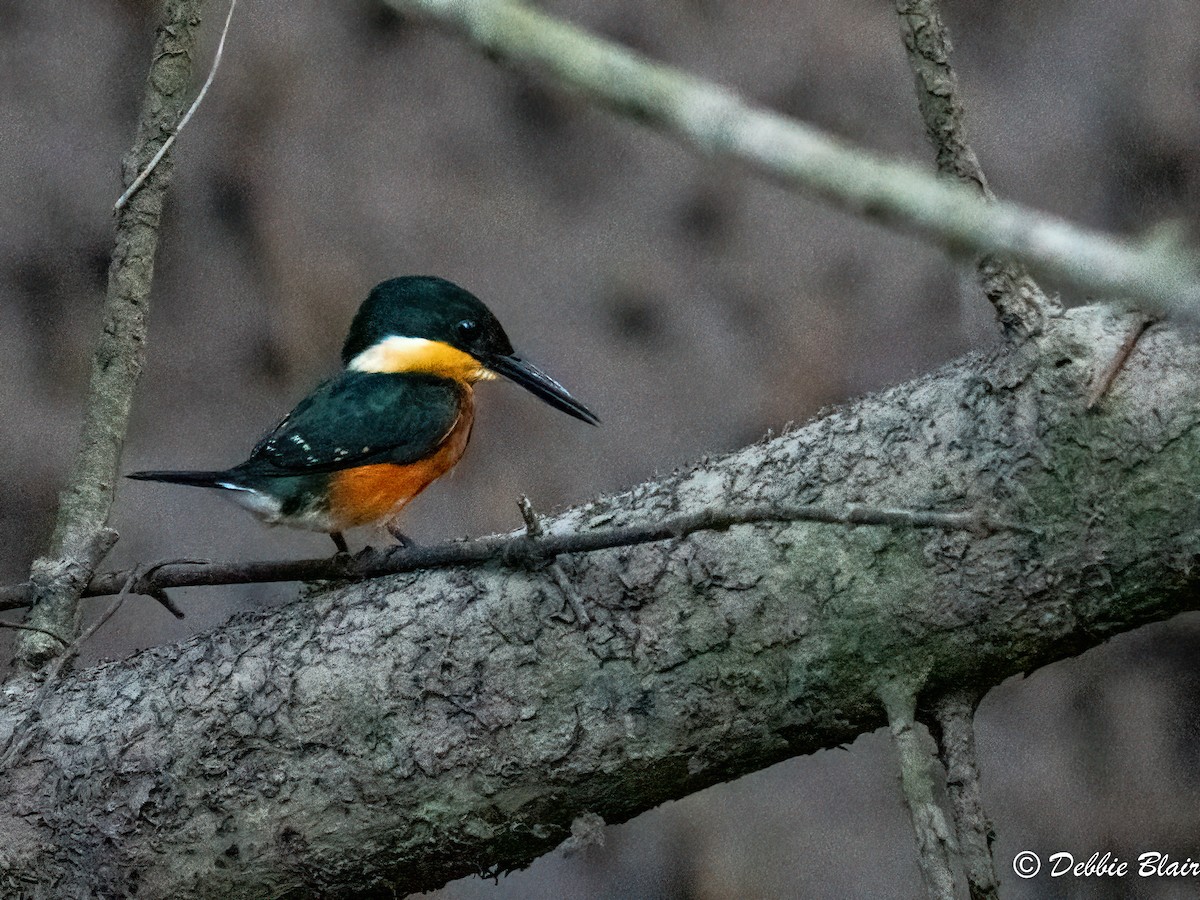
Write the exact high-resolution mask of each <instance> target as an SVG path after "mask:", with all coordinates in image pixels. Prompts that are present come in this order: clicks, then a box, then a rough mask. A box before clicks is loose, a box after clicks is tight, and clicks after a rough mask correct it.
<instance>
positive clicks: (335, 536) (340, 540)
mask: <svg viewBox="0 0 1200 900" xmlns="http://www.w3.org/2000/svg"><path fill="white" fill-rule="evenodd" d="M329 537H330V539H331V540H332V541H333V546H335V547H337V552H336V553H335V554H334V557H335V558H336V557H338V556H342V555H346V556H349V555H350V546H349V545H348V544H347V543H346V538H345V536H344V535H343V534H342V533H341V532H340V531H331V532H329Z"/></svg>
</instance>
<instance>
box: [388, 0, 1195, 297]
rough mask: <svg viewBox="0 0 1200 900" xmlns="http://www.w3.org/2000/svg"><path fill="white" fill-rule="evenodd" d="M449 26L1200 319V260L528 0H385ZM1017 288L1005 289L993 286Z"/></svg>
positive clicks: (757, 160)
mask: <svg viewBox="0 0 1200 900" xmlns="http://www.w3.org/2000/svg"><path fill="white" fill-rule="evenodd" d="M386 2H387V3H388V5H389V6H391V7H392V8H393V9H395V10H397V11H398V12H401V13H405V14H413V15H417V16H420V17H424V18H426V19H429V20H431V21H434V22H437V23H438V24H440V25H443V26H445V27H447V28H449V29H451V30H453V31H455V32H457V33H459V34H461V35H463V36H464V37H465V38H466V39H467V40H469V41H470V42H471V43H472V44H474V45H476V46H477V47H479V48H480V49H481V50H483V51H484V52H486V53H487V54H488V55H489V56H491V57H494V58H496V59H499V60H502V61H504V62H508V63H512V64H515V65H519V66H531V67H534V68H537V69H539V70H541V71H543V72H545V73H546V74H547V75H549V77H550V78H551V79H552V80H553V81H555V82H557V83H558V84H560V85H562V86H564V87H568V88H571V89H573V90H576V91H579V92H580V93H582V94H583V95H584V96H586V97H588V98H589V99H591V100H594V101H596V102H598V103H601V104H603V105H605V106H608V107H610V108H611V109H613V110H614V111H616V112H617V113H618V114H620V115H623V116H626V117H628V118H631V119H634V120H635V121H639V122H645V123H647V124H649V125H652V126H654V127H656V128H658V129H660V130H662V131H663V132H665V133H666V134H668V135H670V136H672V137H674V138H677V139H678V140H680V141H682V142H683V143H685V144H686V145H687V146H689V147H690V148H692V149H694V150H696V151H697V152H699V153H702V154H704V155H706V156H716V157H727V158H731V159H737V160H740V161H742V162H744V163H746V164H748V165H749V166H751V167H752V168H754V169H756V170H757V171H759V172H761V173H763V174H765V175H767V176H768V177H770V178H772V179H774V180H776V181H779V182H782V183H783V184H785V185H788V186H790V187H793V188H797V189H799V190H802V191H804V192H805V193H808V194H811V195H813V196H816V197H819V198H821V199H823V200H825V201H827V202H829V203H831V204H832V205H834V206H837V207H838V208H840V209H845V210H848V211H850V212H852V213H854V214H856V215H859V216H862V217H864V218H867V219H871V220H874V221H878V222H881V223H883V224H885V225H889V226H891V227H894V228H897V229H901V230H904V231H907V232H910V233H913V234H916V235H918V236H920V237H922V238H924V239H925V240H927V241H929V242H930V243H932V244H934V245H936V246H939V247H942V248H943V249H944V250H946V251H947V252H949V253H951V254H954V255H956V256H957V255H969V256H971V257H978V256H982V255H986V254H990V253H992V254H1001V255H1003V256H1009V257H1013V258H1016V259H1020V260H1022V261H1023V262H1024V263H1025V264H1026V265H1028V266H1029V267H1030V268H1031V269H1032V270H1033V271H1035V272H1036V273H1038V274H1040V275H1044V276H1046V277H1049V278H1054V279H1057V280H1059V281H1061V282H1064V283H1066V284H1069V285H1072V286H1074V287H1075V288H1077V289H1079V290H1081V291H1084V292H1087V293H1090V294H1093V295H1096V296H1100V297H1108V298H1132V299H1134V300H1136V301H1138V302H1139V305H1140V306H1142V307H1143V308H1146V309H1149V310H1151V311H1154V312H1159V313H1167V312H1171V313H1174V314H1177V315H1181V316H1188V317H1190V318H1193V319H1194V318H1196V317H1197V316H1200V258H1198V257H1197V255H1196V254H1195V253H1194V252H1193V251H1191V250H1189V249H1184V248H1181V247H1179V246H1177V245H1175V244H1174V243H1169V242H1168V241H1167V240H1166V239H1165V238H1163V239H1160V241H1158V242H1157V243H1145V244H1134V243H1129V242H1126V241H1121V240H1118V239H1115V238H1112V237H1109V236H1107V235H1104V234H1100V233H1099V232H1094V231H1089V230H1087V229H1084V228H1080V227H1077V226H1075V225H1072V224H1070V223H1069V222H1066V221H1064V220H1062V219H1059V218H1056V217H1054V216H1050V215H1047V214H1045V213H1041V212H1038V211H1036V210H1033V209H1030V208H1029V207H1026V206H1021V205H1019V204H1015V203H1008V202H997V203H991V204H989V203H985V202H984V201H982V200H981V199H980V198H979V197H978V196H977V194H976V192H975V191H973V190H971V189H969V188H967V187H964V186H963V185H961V184H957V183H954V182H951V181H949V180H947V179H940V178H937V177H936V176H933V175H931V174H929V173H928V172H926V171H925V170H924V169H923V168H921V167H919V166H914V165H911V164H908V163H900V162H895V161H892V160H888V159H884V158H882V157H879V156H876V155H873V154H871V153H869V152H867V151H865V150H862V149H859V148H856V147H853V146H851V145H850V144H848V143H846V142H844V141H839V140H837V139H835V138H833V137H831V136H830V135H827V134H825V133H823V132H821V131H819V130H818V129H816V128H812V127H810V126H808V125H805V124H803V123H801V122H797V121H795V120H792V119H788V118H786V117H784V116H780V115H777V114H774V113H770V112H766V111H764V110H760V109H755V108H753V107H751V106H748V105H747V104H746V103H744V102H743V101H742V100H741V99H739V98H738V97H737V96H736V95H734V94H733V93H732V92H730V91H728V90H726V89H725V88H722V87H719V86H718V85H715V84H712V83H710V82H707V81H704V80H703V79H700V78H696V77H693V76H691V75H688V74H686V73H684V72H681V71H679V70H677V69H673V68H671V67H669V66H664V65H659V64H656V63H653V62H650V61H649V60H647V59H646V58H644V57H643V56H641V55H640V54H637V53H634V52H632V51H630V50H627V49H625V48H623V47H620V46H618V45H615V44H613V43H610V42H608V41H604V40H602V39H600V38H597V37H594V36H592V35H590V34H588V33H586V32H584V31H582V30H580V29H578V28H575V27H573V26H571V25H568V24H566V23H563V22H561V21H558V20H556V19H554V18H552V17H550V16H546V15H543V14H542V13H540V12H537V11H536V10H534V9H531V8H530V7H529V6H527V5H525V4H524V3H520V2H516V0H386ZM993 289H995V290H1001V289H1005V288H1004V287H1003V286H1002V285H1000V284H997V285H994V286H992V287H989V288H988V290H989V291H991V290H993Z"/></svg>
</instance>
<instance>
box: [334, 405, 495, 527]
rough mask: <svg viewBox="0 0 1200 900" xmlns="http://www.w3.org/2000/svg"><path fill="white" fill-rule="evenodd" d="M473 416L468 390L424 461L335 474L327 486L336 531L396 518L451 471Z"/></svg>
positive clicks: (467, 436) (466, 437)
mask: <svg viewBox="0 0 1200 900" xmlns="http://www.w3.org/2000/svg"><path fill="white" fill-rule="evenodd" d="M474 413H475V410H474V404H473V402H472V400H471V397H470V392H469V391H468V392H467V396H466V399H465V400H464V402H463V406H462V409H461V411H460V415H459V418H458V422H456V423H455V425H454V428H453V429H451V431H450V433H449V434H447V435H446V437H445V439H444V440H443V441H442V443H441V444H439V445H438V447H437V449H436V450H435V451H434V452H433V453H432V454H431V455H430V456H427V457H425V459H422V460H418V461H417V462H415V463H409V464H407V465H396V464H395V463H378V464H376V465H371V466H358V467H357V468H353V469H343V470H342V471H340V472H334V473H333V475H332V477H331V479H330V485H329V511H330V514H331V517H332V518H333V519H334V521H335V522H336V523H337V529H338V530H342V529H345V528H354V527H355V526H357V525H370V524H375V523H381V522H386V521H388V520H389V519H392V518H395V516H396V515H397V514H398V513H399V512H400V510H401V509H403V508H404V506H405V504H407V503H408V501H410V500H412V499H413V497H415V496H417V494H419V493H421V491H423V490H425V488H427V487H429V485H430V484H432V483H433V482H434V481H436V480H437V479H439V478H441V477H442V476H443V475H445V474H446V473H447V472H449V471H450V470H451V469H452V468H454V464H455V463H457V462H458V460H459V459H460V458H461V457H462V455H463V451H464V450H466V449H467V441H468V440H470V437H471V424H472V421H473V420H474Z"/></svg>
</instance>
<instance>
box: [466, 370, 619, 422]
mask: <svg viewBox="0 0 1200 900" xmlns="http://www.w3.org/2000/svg"><path fill="white" fill-rule="evenodd" d="M484 365H486V366H487V367H488V368H489V369H491V370H492V371H493V372H495V373H496V374H497V375H503V376H504V377H505V378H508V379H510V380H512V381H515V382H516V383H517V384H519V385H520V386H521V387H523V388H525V390H527V391H529V392H530V393H531V394H534V395H535V396H537V397H541V398H542V399H543V400H545V401H546V402H547V403H549V404H550V405H551V406H553V407H554V408H555V409H560V410H562V411H563V412H565V413H566V414H567V415H568V416H574V417H575V418H576V419H580V420H581V421H584V422H587V423H588V424H589V425H599V424H600V419H599V418H597V417H596V414H595V413H593V412H592V411H591V410H590V409H588V408H587V407H586V406H584V405H583V404H582V403H580V402H579V401H578V400H576V399H575V398H574V397H572V396H571V395H570V394H569V393H568V392H567V389H566V388H565V387H563V386H562V385H561V384H559V383H558V382H557V381H555V380H554V379H553V378H551V377H550V376H549V375H547V374H546V373H545V372H543V371H542V370H541V369H539V368H538V367H537V366H535V365H534V364H533V363H531V362H529V361H527V360H524V359H521V358H520V357H519V356H495V357H492V358H491V359H489V360H487V361H486V362H485V363H484Z"/></svg>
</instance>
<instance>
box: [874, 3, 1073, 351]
mask: <svg viewBox="0 0 1200 900" xmlns="http://www.w3.org/2000/svg"><path fill="white" fill-rule="evenodd" d="M896 12H898V13H899V14H900V30H901V33H902V35H903V37H904V47H905V50H907V52H908V61H909V64H910V65H911V67H912V70H913V76H914V80H915V82H916V89H917V105H918V106H919V108H920V110H921V118H922V119H923V120H924V122H925V132H926V134H928V135H929V139H930V141H931V142H932V143H933V146H934V149H935V150H936V151H937V167H938V171H939V172H941V173H942V174H943V175H948V176H950V177H952V178H956V179H958V180H959V181H961V182H963V183H965V184H967V185H970V186H972V187H974V188H975V189H976V190H977V191H978V192H979V194H980V196H982V197H983V198H984V199H985V200H988V201H990V202H991V201H995V199H996V195H995V194H993V193H992V191H991V188H989V187H988V183H987V178H986V177H984V174H983V168H982V167H981V166H980V165H979V158H978V157H977V156H976V155H975V151H974V150H972V149H971V145H970V144H969V143H968V142H967V133H966V128H965V127H964V125H963V107H962V102H961V101H960V100H959V91H958V76H957V75H955V74H954V69H953V68H951V66H950V37H949V34H948V33H947V31H946V26H945V24H944V23H943V22H942V19H941V16H940V15H939V14H938V9H937V3H936V0H896ZM977 268H978V269H979V275H980V278H981V280H982V282H983V288H984V293H985V294H986V295H987V297H988V299H989V300H990V301H991V302H992V305H993V306H994V307H995V309H996V315H997V317H998V318H999V320H1000V323H1001V325H1003V326H1004V330H1005V332H1006V333H1007V334H1009V335H1012V336H1015V337H1019V338H1026V337H1030V336H1032V335H1035V334H1038V333H1040V332H1041V331H1042V329H1043V327H1044V324H1045V319H1046V317H1047V316H1052V315H1058V314H1059V313H1060V312H1061V307H1060V305H1059V304H1058V303H1057V302H1055V301H1052V300H1050V299H1049V298H1048V297H1046V295H1045V294H1043V293H1042V290H1041V288H1039V287H1038V286H1037V283H1036V282H1035V281H1034V280H1033V279H1032V278H1030V277H1029V273H1028V272H1026V271H1025V268H1024V267H1023V266H1022V265H1020V264H1019V263H1017V262H1016V261H1015V260H1011V259H1006V258H1003V257H999V256H995V255H988V256H985V257H984V258H983V259H981V260H980V261H979V263H978V264H977Z"/></svg>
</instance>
